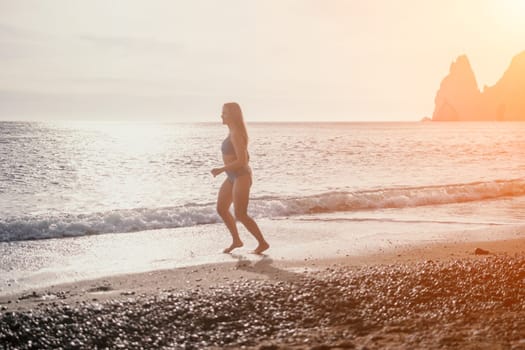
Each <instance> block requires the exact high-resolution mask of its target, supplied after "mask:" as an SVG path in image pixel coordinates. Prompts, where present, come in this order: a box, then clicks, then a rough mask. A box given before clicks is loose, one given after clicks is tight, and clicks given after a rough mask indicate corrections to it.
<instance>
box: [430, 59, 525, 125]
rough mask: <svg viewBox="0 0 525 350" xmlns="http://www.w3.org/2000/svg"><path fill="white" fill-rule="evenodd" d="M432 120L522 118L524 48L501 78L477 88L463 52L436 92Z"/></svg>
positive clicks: (524, 103)
mask: <svg viewBox="0 0 525 350" xmlns="http://www.w3.org/2000/svg"><path fill="white" fill-rule="evenodd" d="M432 120H434V121H518V120H520V121H525V51H523V52H522V53H520V54H519V55H517V56H515V57H514V58H513V59H512V62H511V63H510V66H509V68H508V69H507V70H506V71H505V73H504V74H503V76H502V77H501V79H500V80H499V81H498V82H497V83H496V84H495V85H493V86H490V87H487V86H485V87H484V89H483V91H480V90H479V88H478V84H477V82H476V77H475V75H474V72H473V71H472V68H471V66H470V62H469V60H468V58H467V56H465V55H463V56H459V57H458V58H457V59H456V61H455V62H453V63H452V64H451V66H450V72H449V74H448V75H447V76H446V77H445V78H444V79H443V81H442V82H441V86H440V88H439V90H438V92H437V94H436V98H435V108H434V113H433V115H432Z"/></svg>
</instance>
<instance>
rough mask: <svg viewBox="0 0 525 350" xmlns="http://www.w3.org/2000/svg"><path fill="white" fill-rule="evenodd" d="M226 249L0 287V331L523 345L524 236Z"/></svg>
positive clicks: (247, 342)
mask: <svg viewBox="0 0 525 350" xmlns="http://www.w3.org/2000/svg"><path fill="white" fill-rule="evenodd" d="M476 249H478V250H477V254H476ZM480 249H481V250H480ZM480 253H481V254H480ZM232 257H233V258H234V259H235V260H236V262H227V263H214V264H204V265H198V266H188V267H181V268H175V269H164V270H156V271H149V272H143V273H133V274H124V275H117V276H111V277H103V278H99V279H92V280H83V281H78V282H74V283H67V284H59V285H53V286H49V287H46V288H42V289H33V290H25V291H23V292H20V293H16V294H11V295H4V296H2V297H1V298H0V305H1V306H0V307H1V309H2V313H1V318H0V324H1V327H0V340H1V342H2V344H4V345H5V346H7V347H9V346H11V347H13V348H14V347H16V348H31V347H37V348H46V347H63V348H105V347H109V348H137V349H138V348H175V349H177V348H196V349H197V348H224V347H229V348H241V347H243V348H259V349H281V348H282V349H285V348H292V349H332V348H333V349H335V348H348V349H353V348H356V349H382V348H389V349H407V348H414V349H417V348H426V349H434V348H435V349H438V348H439V349H443V348H446V349H460V348H461V349H466V348H469V349H523V348H525V331H524V330H525V323H524V321H523V320H525V309H524V307H523V305H525V304H524V302H525V292H524V290H525V289H524V288H523V287H525V239H524V238H518V239H504V240H491V241H470V242H458V241H456V242H453V241H450V242H445V243H443V242H439V243H436V242H434V243H426V244H425V243H421V244H415V245H411V246H406V247H398V248H395V249H391V250H388V251H377V252H376V253H370V254H362V255H354V256H348V257H336V258H332V259H329V258H327V259H309V258H306V259H303V260H279V259H273V258H272V257H271V255H269V256H262V257H257V258H255V259H253V258H250V259H248V258H247V257H246V256H245V255H243V254H234V255H233V256H232Z"/></svg>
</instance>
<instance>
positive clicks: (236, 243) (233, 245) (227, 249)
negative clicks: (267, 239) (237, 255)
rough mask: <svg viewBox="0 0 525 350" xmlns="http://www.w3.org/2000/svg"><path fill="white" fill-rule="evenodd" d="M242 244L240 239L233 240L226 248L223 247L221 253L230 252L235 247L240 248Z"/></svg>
mask: <svg viewBox="0 0 525 350" xmlns="http://www.w3.org/2000/svg"><path fill="white" fill-rule="evenodd" d="M243 245H244V244H243V243H242V242H241V241H238V242H233V243H232V244H231V246H229V247H228V248H226V249H224V250H223V251H222V252H223V253H226V254H230V253H231V251H232V250H234V249H235V248H240V247H242V246H243Z"/></svg>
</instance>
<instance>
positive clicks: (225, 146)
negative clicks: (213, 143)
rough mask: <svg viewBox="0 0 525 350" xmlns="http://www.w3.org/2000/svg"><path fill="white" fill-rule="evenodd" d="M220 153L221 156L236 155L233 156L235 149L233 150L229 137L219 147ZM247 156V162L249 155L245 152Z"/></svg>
mask: <svg viewBox="0 0 525 350" xmlns="http://www.w3.org/2000/svg"><path fill="white" fill-rule="evenodd" d="M221 151H222V154H223V155H230V154H231V155H234V156H235V155H236V154H235V148H233V143H232V140H230V135H228V137H226V138H225V139H224V141H222V145H221ZM246 153H247V156H248V160H250V153H248V152H246Z"/></svg>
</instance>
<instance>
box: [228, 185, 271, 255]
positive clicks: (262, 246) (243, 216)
mask: <svg viewBox="0 0 525 350" xmlns="http://www.w3.org/2000/svg"><path fill="white" fill-rule="evenodd" d="M251 185H252V179H251V176H249V175H242V176H239V177H237V179H235V182H234V184H233V205H234V207H235V218H236V219H237V220H239V221H240V222H242V224H243V225H244V226H245V227H246V229H247V230H248V231H250V233H251V234H252V235H253V236H254V237H255V239H256V240H257V242H259V245H258V246H257V248H255V250H254V251H253V252H254V253H255V254H261V253H262V252H264V251H265V250H266V249H268V248H270V245H269V244H268V242H266V240H265V239H264V237H263V235H262V232H261V230H260V229H259V226H257V223H256V222H255V221H254V220H253V219H252V218H251V217H249V216H248V201H249V199H250V187H251Z"/></svg>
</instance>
